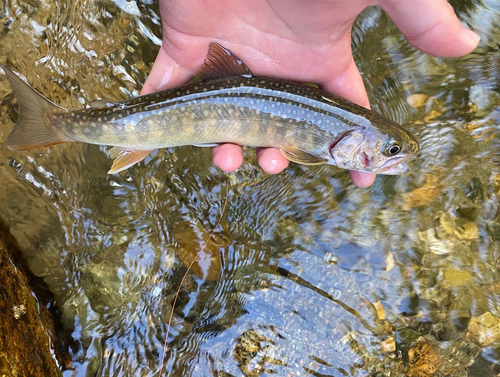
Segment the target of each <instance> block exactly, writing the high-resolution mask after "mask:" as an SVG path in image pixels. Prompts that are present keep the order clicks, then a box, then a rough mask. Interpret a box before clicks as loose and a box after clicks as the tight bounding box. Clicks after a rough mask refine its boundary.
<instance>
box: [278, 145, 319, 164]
mask: <svg viewBox="0 0 500 377" xmlns="http://www.w3.org/2000/svg"><path fill="white" fill-rule="evenodd" d="M280 151H281V154H283V156H285V158H286V159H287V160H290V161H292V162H296V163H297V164H302V165H322V164H326V163H327V162H328V160H326V159H324V158H321V157H318V156H314V155H312V154H310V153H307V152H305V151H303V150H302V149H299V148H296V147H285V148H280Z"/></svg>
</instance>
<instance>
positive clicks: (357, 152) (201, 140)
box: [2, 43, 419, 174]
mask: <svg viewBox="0 0 500 377" xmlns="http://www.w3.org/2000/svg"><path fill="white" fill-rule="evenodd" d="M2 68H3V70H4V71H5V73H6V75H7V79H8V80H9V83H10V85H11V87H12V90H13V91H14V94H15V95H16V97H17V100H18V103H19V107H20V116H19V121H18V123H17V125H16V126H15V128H14V130H13V131H12V133H11V134H10V135H9V138H8V146H9V148H10V149H12V150H16V151H20V150H27V149H34V148H40V147H47V146H50V145H54V144H58V143H67V142H74V141H78V142H84V143H90V144H98V145H111V146H113V148H112V149H111V150H110V156H111V157H112V158H113V159H114V161H113V166H112V167H111V170H110V171H109V173H117V172H119V171H122V170H124V169H127V168H128V167H130V166H132V165H134V164H135V163H137V162H139V161H141V160H143V159H144V158H145V157H146V156H147V155H148V154H149V153H151V152H152V151H153V150H155V149H158V148H166V147H174V146H182V145H196V146H214V145H217V144H220V143H234V144H240V145H248V146H253V147H276V148H279V149H280V150H281V152H282V153H283V155H284V156H285V157H286V158H287V159H288V160H290V161H293V162H296V163H299V164H309V165H319V164H331V165H335V166H338V167H340V168H343V169H349V170H357V171H364V172H371V173H380V174H402V173H405V172H406V171H408V166H407V165H406V163H405V162H406V161H407V160H408V159H409V158H410V157H412V156H414V155H415V154H416V153H417V151H418V148H419V147H418V143H417V141H416V140H415V138H414V137H413V136H412V135H411V134H410V133H409V132H408V131H406V130H405V129H404V128H402V127H401V126H399V125H397V124H396V123H394V122H393V121H391V120H390V119H388V118H385V117H383V116H382V115H379V114H377V113H375V112H373V111H370V110H367V109H365V108H363V107H360V106H357V105H355V104H353V103H351V102H349V101H347V100H345V99H342V98H339V97H337V96H334V95H333V94H330V93H326V92H324V91H322V90H321V89H319V88H316V87H313V86H310V85H302V84H298V83H294V82H289V81H283V80H277V79H272V78H261V77H256V76H254V75H252V73H251V72H250V70H249V69H248V67H247V66H246V65H245V64H244V63H243V61H242V60H241V59H239V58H238V57H237V56H236V55H234V54H233V53H232V52H231V51H229V50H227V49H226V48H224V47H222V46H221V45H219V44H217V43H211V44H210V47H209V52H208V55H207V58H206V59H205V62H204V64H203V65H202V67H201V68H200V70H199V71H198V72H197V73H196V76H197V77H198V78H199V79H200V81H198V82H195V83H191V84H187V85H184V86H181V87H177V88H174V89H169V90H165V91H162V92H158V93H152V94H148V95H144V96H140V97H136V98H131V99H128V100H125V101H122V102H117V103H113V104H108V105H107V106H98V107H94V108H88V109H84V110H67V109H65V108H62V107H60V106H58V105H56V104H54V103H53V102H51V101H49V100H48V99H46V98H45V97H43V96H42V95H41V94H39V93H38V92H36V91H35V90H34V89H33V88H32V87H31V86H29V85H28V84H26V83H25V82H24V81H23V80H21V79H20V78H19V77H18V76H17V75H16V74H14V73H13V72H12V71H11V70H9V69H8V68H6V67H2Z"/></svg>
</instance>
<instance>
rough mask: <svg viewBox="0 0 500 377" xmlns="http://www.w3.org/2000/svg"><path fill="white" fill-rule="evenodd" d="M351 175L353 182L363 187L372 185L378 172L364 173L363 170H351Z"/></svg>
mask: <svg viewBox="0 0 500 377" xmlns="http://www.w3.org/2000/svg"><path fill="white" fill-rule="evenodd" d="M349 175H350V176H351V179H352V181H353V183H354V184H355V185H356V186H358V187H361V188H364V187H370V186H371V185H372V184H373V182H375V178H376V177H377V175H376V174H372V173H364V172H361V171H350V172H349Z"/></svg>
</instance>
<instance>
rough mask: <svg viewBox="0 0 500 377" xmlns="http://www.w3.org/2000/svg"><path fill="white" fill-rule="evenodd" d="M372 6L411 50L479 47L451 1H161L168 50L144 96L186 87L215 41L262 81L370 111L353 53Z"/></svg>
mask: <svg viewBox="0 0 500 377" xmlns="http://www.w3.org/2000/svg"><path fill="white" fill-rule="evenodd" d="M369 5H380V6H381V7H382V8H383V9H384V10H385V11H386V12H387V13H388V15H389V16H390V17H391V19H392V20H393V21H394V23H395V24H396V25H397V26H398V28H399V29H400V30H401V32H402V33H403V34H404V35H405V36H406V38H407V39H408V41H409V42H410V43H411V44H412V45H413V46H415V47H416V48H418V49H420V50H422V51H424V52H426V53H429V54H431V55H435V56H441V57H456V56H461V55H465V54H467V53H469V52H471V51H472V50H473V49H474V48H475V47H476V46H477V44H478V43H479V36H478V35H476V34H475V33H474V32H472V31H470V30H468V29H465V28H464V27H462V25H461V24H460V22H459V20H458V18H457V17H456V15H455V13H454V11H453V8H452V7H451V6H450V5H449V4H448V3H447V1H446V0H380V1H378V2H377V1H370V0H310V1H304V0H288V1H285V0H252V1H242V0H240V1H234V0H204V1H201V0H160V12H161V16H162V22H163V44H162V47H161V49H160V52H159V54H158V56H157V58H156V61H155V64H154V66H153V69H152V70H151V73H150V75H149V77H148V79H147V81H146V83H145V84H144V88H143V90H142V94H146V93H151V92H156V91H158V90H164V89H167V88H170V87H174V86H178V85H181V84H183V83H185V82H186V81H187V80H188V79H189V78H191V77H192V76H193V74H194V72H195V71H196V70H197V69H198V68H199V67H200V66H201V65H202V63H203V61H204V59H205V56H206V54H207V51H208V44H209V43H210V42H211V41H212V40H216V41H217V42H219V43H221V44H222V45H223V46H224V47H226V48H228V49H230V50H231V51H233V52H234V53H235V54H236V55H238V56H239V57H240V58H241V59H242V60H243V61H244V62H245V63H246V64H247V65H248V66H249V67H250V69H251V70H252V72H253V73H254V74H255V75H257V76H269V77H279V78H285V79H288V80H293V81H298V82H314V83H317V84H319V85H320V86H321V87H322V88H323V89H324V90H326V91H329V92H332V93H334V94H336V95H339V96H341V97H344V98H346V99H348V100H350V101H352V102H355V103H357V104H359V105H361V106H365V107H369V106H370V105H369V103H368V97H367V95H366V91H365V89H364V85H363V81H362V79H361V76H360V74H359V71H358V69H357V67H356V65H355V63H354V60H353V58H352V52H351V27H352V25H353V23H354V20H355V18H356V17H357V16H358V14H359V13H360V12H361V11H362V10H363V9H364V8H365V7H367V6H369ZM212 156H213V161H214V164H215V165H217V166H218V167H219V168H221V169H222V170H224V171H228V172H229V171H233V170H236V169H237V168H238V167H239V166H240V165H241V164H242V162H243V154H242V147H241V146H239V145H234V144H223V145H220V146H218V147H215V148H213V149H212ZM257 160H258V163H259V165H260V167H261V168H262V169H263V170H264V171H265V172H267V173H279V172H281V171H282V170H283V169H285V168H286V167H287V166H288V160H287V159H285V158H284V157H283V156H282V154H281V152H280V151H279V150H278V149H275V148H259V149H258V150H257ZM350 175H351V178H352V180H353V182H354V183H355V184H356V185H357V186H359V187H368V186H370V185H371V184H372V183H373V181H374V180H375V175H374V174H370V173H361V172H350Z"/></svg>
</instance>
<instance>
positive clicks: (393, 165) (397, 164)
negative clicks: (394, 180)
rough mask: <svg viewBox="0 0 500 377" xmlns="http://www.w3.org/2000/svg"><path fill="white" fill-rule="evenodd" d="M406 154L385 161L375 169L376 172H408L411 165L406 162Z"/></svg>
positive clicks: (395, 173)
mask: <svg viewBox="0 0 500 377" xmlns="http://www.w3.org/2000/svg"><path fill="white" fill-rule="evenodd" d="M405 159H406V156H401V157H395V158H392V159H390V160H389V161H386V162H384V163H383V164H382V165H380V166H379V167H378V168H377V169H376V170H375V171H374V173H375V174H386V175H399V174H404V173H407V172H408V171H409V170H410V167H409V166H408V165H407V164H406V162H404V160H405Z"/></svg>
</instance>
